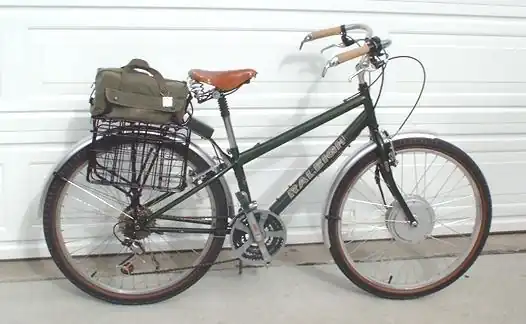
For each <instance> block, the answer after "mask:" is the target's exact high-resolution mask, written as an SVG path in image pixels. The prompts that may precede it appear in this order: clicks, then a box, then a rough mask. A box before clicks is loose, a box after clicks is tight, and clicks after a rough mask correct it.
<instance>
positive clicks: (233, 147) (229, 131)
mask: <svg viewBox="0 0 526 324" xmlns="http://www.w3.org/2000/svg"><path fill="white" fill-rule="evenodd" d="M217 102H218V104H219V111H220V112H221V118H222V119H223V124H224V125H225V131H226V136H227V138H228V145H229V146H230V153H231V154H232V158H233V159H234V161H235V162H234V163H235V164H234V166H233V169H234V174H235V175H236V179H237V184H238V186H239V190H240V191H241V192H244V193H245V194H246V196H245V199H246V200H247V201H251V197H250V191H249V189H248V183H247V178H246V175H245V170H243V166H241V165H238V164H237V159H238V158H239V148H238V147H237V142H236V136H235V135H234V128H233V127H232V121H231V120H230V109H229V108H228V103H227V101H226V98H225V96H224V95H223V94H222V93H219V97H218V98H217Z"/></svg>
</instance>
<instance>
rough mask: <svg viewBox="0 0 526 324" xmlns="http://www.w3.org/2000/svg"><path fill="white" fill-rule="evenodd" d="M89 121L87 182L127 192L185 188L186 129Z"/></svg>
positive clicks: (122, 121) (108, 120)
mask: <svg viewBox="0 0 526 324" xmlns="http://www.w3.org/2000/svg"><path fill="white" fill-rule="evenodd" d="M92 121H93V129H92V132H93V140H92V145H91V150H90V152H89V158H88V161H89V162H88V172H87V181H88V182H90V183H94V184H100V185H108V186H116V187H121V188H126V189H128V190H129V189H132V190H134V189H135V190H142V189H144V188H148V189H154V190H158V191H162V192H175V191H181V190H183V189H184V188H185V186H186V167H187V158H188V146H189V144H190V129H189V128H187V127H185V126H179V125H175V124H170V125H155V124H147V123H143V122H135V121H125V120H113V119H104V118H93V119H92Z"/></svg>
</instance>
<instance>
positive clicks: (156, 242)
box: [54, 161, 216, 296]
mask: <svg viewBox="0 0 526 324" xmlns="http://www.w3.org/2000/svg"><path fill="white" fill-rule="evenodd" d="M86 166H87V163H86V162H84V163H83V164H82V165H80V166H79V167H77V168H76V169H75V170H74V172H73V174H72V175H71V176H70V177H69V178H68V179H67V182H66V183H65V184H64V186H63V187H62V189H61V192H60V195H59V197H58V199H57V205H56V210H55V216H54V217H56V222H55V232H56V237H57V243H58V247H59V249H60V250H61V252H62V254H63V256H64V258H65V260H66V262H67V263H68V265H69V266H71V268H72V269H73V271H74V272H75V273H76V274H77V275H79V276H81V277H82V279H84V280H85V281H86V282H87V283H89V284H90V285H91V286H93V287H94V288H95V289H99V290H104V291H105V292H106V293H113V294H118V295H121V296H124V295H129V296H134V295H144V294H155V293H159V292H161V291H164V290H166V289H167V288H172V287H173V286H174V285H178V284H181V283H183V282H184V281H185V279H187V278H188V277H189V276H190V275H191V274H192V273H193V271H194V270H195V268H192V267H195V266H197V265H199V264H201V263H202V262H203V258H204V257H205V256H206V255H207V254H208V252H209V250H210V249H211V248H212V242H213V240H214V235H212V234H202V235H203V236H208V237H207V239H206V240H205V242H202V243H204V244H200V243H199V242H198V241H199V238H198V237H197V235H196V236H195V237H193V238H192V241H190V242H189V243H190V245H187V244H186V243H187V241H185V242H180V240H178V239H177V238H175V239H170V238H165V237H164V236H166V235H168V236H180V235H185V236H187V235H188V234H174V235H170V234H163V235H160V234H156V233H152V234H151V235H150V236H148V237H146V238H144V239H143V240H142V241H143V242H144V244H143V245H144V247H145V250H146V252H151V251H155V253H149V254H146V255H143V257H142V258H136V260H135V261H134V262H133V263H132V264H133V267H132V268H133V269H132V270H133V271H134V272H136V273H137V272H143V271H150V272H151V271H155V265H156V262H155V261H154V259H153V258H151V255H152V254H153V255H154V256H155V260H156V261H157V262H158V263H159V264H160V266H161V268H160V270H161V271H162V270H165V269H170V268H181V267H182V268H185V269H184V270H180V271H176V272H168V273H151V274H147V275H138V276H128V275H125V274H124V273H122V267H117V264H118V263H120V262H122V261H124V260H125V259H126V257H128V256H129V255H131V254H132V253H130V251H129V250H128V251H126V249H125V248H124V247H122V245H121V246H120V247H119V245H120V243H119V242H118V240H117V239H116V238H115V236H114V231H118V230H115V229H114V228H113V227H114V224H115V223H116V222H113V223H110V224H106V228H105V229H106V231H105V234H106V235H103V236H102V238H101V237H100V235H97V236H96V237H90V238H88V239H86V238H78V240H76V241H75V242H78V241H81V243H80V244H79V243H76V244H75V245H74V248H73V251H68V248H67V246H66V243H73V241H71V240H69V239H68V235H65V234H64V229H62V228H61V225H63V219H62V217H61V216H62V212H61V211H60V207H63V206H64V205H65V199H66V198H67V197H68V196H71V194H68V192H69V190H70V189H76V190H75V193H79V192H80V193H82V194H85V195H84V198H86V197H87V199H89V201H86V199H79V198H78V196H77V195H74V202H77V204H78V203H79V202H80V204H82V206H83V207H85V206H88V207H95V206H93V205H94V202H99V204H98V206H104V209H102V210H104V211H105V212H106V211H108V210H109V212H106V213H101V208H100V207H99V208H92V209H94V210H96V211H98V212H99V214H105V215H104V216H106V218H112V219H114V220H115V218H118V217H119V216H121V215H122V212H119V210H122V209H124V208H123V207H124V206H123V205H122V204H121V206H120V208H119V206H118V205H119V202H121V203H122V198H125V196H124V194H122V193H120V198H115V197H113V198H111V197H108V195H105V194H104V193H108V192H111V193H118V191H117V190H116V189H114V188H112V187H107V186H101V185H93V184H90V183H88V182H87V181H86V171H85V169H86ZM82 169H84V172H81V170H82ZM195 169H196V168H195V165H193V164H192V163H191V162H190V161H188V170H189V171H190V170H195ZM75 178H77V180H75ZM86 190H87V191H88V192H89V193H90V194H87V193H86ZM187 190H188V189H187ZM145 192H148V190H145ZM205 193H206V195H207V196H208V197H209V203H210V206H209V211H208V212H206V211H205V212H204V213H205V214H204V215H207V216H208V218H210V216H209V215H216V205H215V200H214V196H213V194H212V191H211V188H210V187H209V186H207V187H206V188H205V190H201V191H199V192H198V193H196V194H194V195H193V196H191V197H190V198H188V199H186V200H185V201H184V202H182V203H181V204H180V205H178V206H177V207H176V208H174V209H172V210H170V211H169V212H167V213H166V214H169V215H174V214H175V215H176V216H182V215H185V216H187V215H189V214H190V216H194V217H199V216H202V215H203V211H201V210H198V209H199V207H201V206H200V205H199V204H197V203H196V201H195V200H194V199H193V198H197V199H199V198H202V197H203V196H204V194H205ZM159 194H162V193H159ZM93 195H94V196H96V197H94V196H93ZM146 195H147V194H145V196H146ZM177 195H178V194H176V195H175V196H177ZM153 197H154V196H153ZM153 197H152V196H150V198H153ZM101 200H103V201H105V203H103V202H101ZM168 200H169V201H172V199H168ZM110 205H111V206H110ZM161 206H162V205H161ZM161 206H159V207H161ZM179 206H181V207H183V208H185V207H186V209H183V210H182V211H181V212H180V213H178V212H177V210H178V207H179ZM194 206H197V207H195V208H193V207H194ZM159 207H158V208H159ZM156 209H157V208H156ZM189 210H192V211H193V212H194V213H191V212H189ZM174 211H175V213H174ZM73 212H74V213H76V214H77V215H78V214H81V215H82V216H81V217H83V216H84V215H83V213H79V210H78V209H77V208H75V209H73ZM108 216H109V217H108ZM71 221H72V223H71V224H66V227H68V228H71V229H73V234H71V235H69V237H71V236H73V237H78V236H79V235H80V234H79V233H84V234H86V233H90V232H93V231H90V227H91V229H95V232H96V233H97V234H100V233H101V230H100V228H98V227H104V226H102V225H101V224H100V223H96V222H94V221H92V220H90V219H88V222H89V224H90V225H89V226H84V224H86V220H85V219H84V220H82V219H80V220H79V221H77V223H76V224H75V220H71ZM166 222H167V224H168V225H164V224H162V223H161V224H158V225H159V226H181V225H180V224H174V222H173V221H166ZM72 224H73V225H72ZM108 225H110V226H108ZM190 226H191V227H204V228H207V227H208V228H210V226H214V225H213V224H212V225H208V226H199V225H196V224H190ZM79 227H82V229H81V230H80V229H79ZM108 229H109V232H108ZM154 236H156V237H154ZM183 238H184V237H183ZM90 239H92V240H90ZM89 241H93V243H92V244H91V247H92V249H88V248H86V247H85V246H84V245H82V246H81V247H79V245H81V244H82V243H89ZM197 246H200V247H199V248H197ZM101 247H102V249H101ZM104 247H109V248H108V249H104ZM164 247H167V248H168V249H170V250H171V251H172V252H171V253H167V251H166V252H164V251H163V250H164ZM174 250H175V251H176V253H175V254H174V253H173V251H174ZM181 250H182V251H181ZM91 251H93V252H95V253H97V252H98V253H97V255H95V254H93V255H92V257H91V258H89V260H88V255H86V254H87V252H91ZM122 252H125V253H126V254H120V253H122ZM74 254H80V255H82V257H81V258H78V257H74ZM101 254H102V255H103V256H101ZM195 255H197V258H195V259H192V260H190V259H191V258H192V256H195ZM77 261H79V262H77ZM82 261H91V262H92V264H93V263H95V266H98V265H102V264H103V263H105V261H107V262H106V264H107V266H106V269H103V270H104V271H101V267H96V268H93V267H89V268H85V267H81V266H80V263H81V262H82ZM145 261H146V262H145ZM108 265H110V266H108ZM111 265H113V266H114V267H112V266H111ZM128 269H130V268H128ZM102 272H104V274H106V275H107V276H103V273H102ZM175 277H177V279H175ZM97 279H100V280H97ZM129 286H133V288H128V287H129ZM135 288H137V289H135Z"/></svg>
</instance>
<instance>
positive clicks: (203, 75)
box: [188, 69, 257, 92]
mask: <svg viewBox="0 0 526 324" xmlns="http://www.w3.org/2000/svg"><path fill="white" fill-rule="evenodd" d="M256 74H257V72H256V71H255V70H253V69H241V70H227V71H209V70H200V69H192V70H190V71H188V76H189V77H190V78H192V79H193V80H194V81H196V82H201V83H206V84H209V85H211V86H213V87H215V88H216V89H217V90H219V91H225V92H226V91H230V90H233V89H235V88H238V87H240V86H242V85H243V84H245V83H248V82H249V81H250V80H251V79H252V78H253V77H255V76H256Z"/></svg>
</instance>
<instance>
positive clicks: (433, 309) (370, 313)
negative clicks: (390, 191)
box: [0, 253, 526, 324]
mask: <svg viewBox="0 0 526 324" xmlns="http://www.w3.org/2000/svg"><path fill="white" fill-rule="evenodd" d="M525 289H526V254H522V253H515V254H500V255H486V256H481V257H480V258H479V260H478V261H477V263H476V264H475V265H474V266H473V267H472V269H471V270H470V271H469V273H468V275H467V276H465V277H464V278H462V279H460V280H459V281H457V282H456V283H455V284H453V285H452V286H450V287H449V288H447V289H445V290H443V291H442V292H439V293H437V294H435V295H433V296H429V297H425V298H421V299H418V300H412V301H391V300H382V299H378V298H375V297H372V296H369V295H367V294H365V293H364V292H362V291H361V290H359V289H358V288H356V287H355V286H354V285H353V284H352V283H350V282H349V281H348V280H347V279H346V278H345V277H344V276H343V275H342V274H341V273H340V272H339V270H338V269H337V268H336V266H335V265H330V264H325V265H318V266H291V265H282V266H274V267H270V268H268V269H264V268H258V269H254V268H252V269H245V270H244V272H243V274H242V275H239V274H238V273H237V272H236V271H235V270H234V269H225V270H221V271H211V272H209V273H208V274H207V275H206V276H205V278H204V279H202V280H201V281H200V282H199V283H198V284H196V285H195V286H194V287H192V288H191V289H189V290H187V291H186V292H185V293H183V294H182V295H180V296H179V297H175V298H173V299H171V300H168V301H166V302H163V303H160V304H156V305H149V306H115V305H110V304H106V303H103V302H100V301H97V300H94V299H92V298H90V297H88V296H86V295H85V294H83V293H82V292H80V291H79V290H78V289H76V288H75V287H73V286H72V285H71V284H70V283H69V282H68V281H65V280H63V279H55V280H30V281H20V282H3V283H0V311H1V313H2V323H6V324H18V323H38V324H45V323H53V324H56V323H78V324H81V323H90V324H95V323H96V324H106V323H112V324H115V323H156V324H161V323H171V324H173V323H189V324H190V323H192V324H193V323H195V324H197V323H207V324H212V323H225V324H226V323H229V324H231V323H243V324H247V323H302V324H305V323H396V324H401V323H407V324H413V323H419V324H426V323H429V324H432V323H440V324H444V323H447V324H456V323H463V324H467V323H477V324H484V323H492V324H496V323H506V324H513V323H517V324H519V323H521V324H524V323H525V321H526V303H525V301H524V300H525V299H524V291H525Z"/></svg>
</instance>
